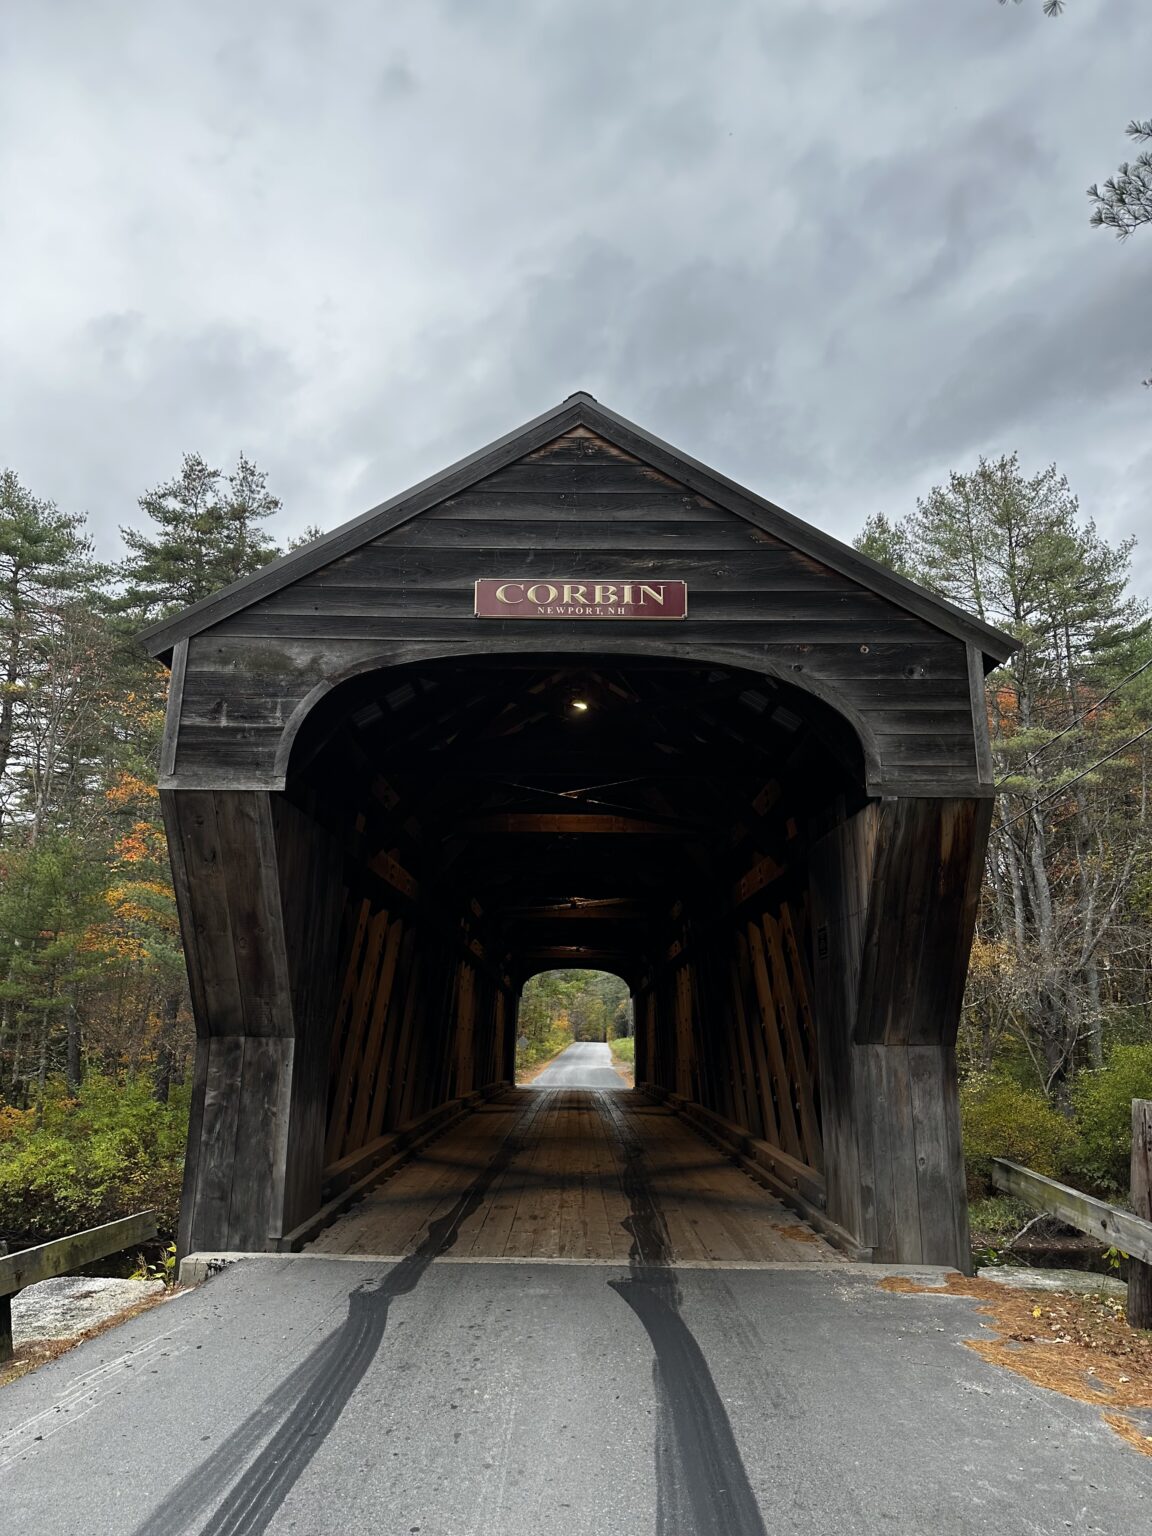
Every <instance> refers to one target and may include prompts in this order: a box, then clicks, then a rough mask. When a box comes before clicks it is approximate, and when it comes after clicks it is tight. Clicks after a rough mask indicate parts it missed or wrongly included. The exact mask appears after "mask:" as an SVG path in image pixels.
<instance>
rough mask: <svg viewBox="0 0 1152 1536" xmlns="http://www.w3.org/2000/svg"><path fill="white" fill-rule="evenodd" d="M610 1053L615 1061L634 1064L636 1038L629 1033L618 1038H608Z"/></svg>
mask: <svg viewBox="0 0 1152 1536" xmlns="http://www.w3.org/2000/svg"><path fill="white" fill-rule="evenodd" d="M608 1044H609V1045H610V1046H611V1047H612V1054H613V1056H615V1058H616V1060H617V1061H626V1062H627V1063H628V1065H629V1066H635V1065H636V1040H635V1038H634V1037H633V1036H631V1035H629V1036H627V1037H626V1038H623V1039H620V1040H609V1042H608Z"/></svg>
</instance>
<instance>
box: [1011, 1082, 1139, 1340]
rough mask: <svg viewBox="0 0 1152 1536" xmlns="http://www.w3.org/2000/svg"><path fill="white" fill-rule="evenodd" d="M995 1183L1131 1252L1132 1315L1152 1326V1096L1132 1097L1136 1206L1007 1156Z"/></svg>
mask: <svg viewBox="0 0 1152 1536" xmlns="http://www.w3.org/2000/svg"><path fill="white" fill-rule="evenodd" d="M992 1183H993V1184H994V1185H995V1186H996V1188H997V1189H998V1190H1000V1191H1001V1193H1002V1194H1005V1195H1014V1196H1015V1198H1016V1199H1017V1200H1023V1201H1024V1203H1025V1204H1026V1205H1031V1206H1033V1207H1034V1208H1035V1209H1036V1210H1038V1211H1047V1212H1048V1214H1049V1215H1052V1216H1058V1217H1059V1218H1060V1220H1061V1221H1063V1222H1066V1223H1067V1224H1068V1226H1070V1227H1075V1228H1076V1230H1077V1231H1078V1232H1086V1233H1088V1234H1089V1235H1090V1236H1092V1237H1097V1238H1099V1239H1100V1240H1101V1242H1104V1243H1107V1244H1108V1246H1109V1247H1111V1248H1119V1249H1120V1251H1121V1252H1122V1253H1126V1254H1127V1255H1128V1258H1129V1261H1130V1263H1129V1269H1128V1321H1129V1322H1130V1323H1131V1324H1132V1326H1133V1327H1134V1328H1152V1099H1134V1100H1133V1101H1132V1206H1133V1209H1132V1210H1131V1211H1126V1210H1123V1209H1122V1208H1121V1207H1120V1206H1118V1205H1109V1204H1108V1202H1107V1201H1106V1200H1097V1199H1095V1197H1094V1196H1092V1195H1086V1194H1084V1193H1083V1192H1082V1191H1081V1190H1079V1189H1072V1188H1071V1187H1070V1186H1069V1185H1067V1184H1060V1183H1058V1182H1057V1181H1056V1180H1055V1179H1049V1178H1045V1176H1044V1175H1043V1174H1042V1173H1033V1171H1032V1170H1031V1168H1021V1166H1020V1164H1019V1163H1010V1162H1008V1161H1007V1159H1006V1158H1001V1157H995V1158H993V1159H992Z"/></svg>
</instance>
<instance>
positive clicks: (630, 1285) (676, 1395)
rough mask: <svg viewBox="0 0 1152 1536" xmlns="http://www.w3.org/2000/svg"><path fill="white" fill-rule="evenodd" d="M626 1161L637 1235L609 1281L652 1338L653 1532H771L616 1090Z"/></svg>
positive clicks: (610, 1119)
mask: <svg viewBox="0 0 1152 1536" xmlns="http://www.w3.org/2000/svg"><path fill="white" fill-rule="evenodd" d="M596 1103H597V1107H598V1108H599V1110H600V1113H601V1115H602V1116H603V1117H604V1120H605V1122H606V1123H607V1125H608V1127H609V1129H610V1131H611V1134H612V1135H613V1137H614V1139H615V1141H616V1145H617V1148H618V1149H619V1152H620V1156H621V1159H622V1162H623V1169H622V1173H621V1184H622V1186H623V1189H624V1193H625V1195H626V1196H627V1199H628V1219H627V1221H626V1222H625V1223H624V1226H625V1228H626V1230H627V1231H628V1233H629V1234H630V1236H631V1238H632V1247H631V1250H630V1252H629V1254H628V1264H629V1269H630V1275H629V1278H628V1279H627V1280H609V1282H608V1284H609V1285H610V1286H611V1287H612V1289H613V1290H614V1291H615V1292H616V1293H617V1295H618V1296H620V1298H621V1299H622V1300H623V1301H625V1302H626V1303H627V1304H628V1306H629V1307H631V1309H632V1311H633V1312H634V1313H635V1314H636V1316H637V1318H639V1320H640V1322H641V1324H642V1325H643V1328H644V1331H645V1332H646V1333H647V1335H648V1337H649V1339H650V1340H651V1343H652V1352H653V1355H654V1357H655V1358H654V1359H653V1362H652V1384H653V1388H654V1390H655V1395H656V1426H655V1432H656V1452H655V1454H656V1536H766V1531H765V1526H764V1520H763V1517H762V1516H761V1514H760V1507H759V1505H758V1504H757V1502H756V1495H755V1494H754V1493H753V1491H752V1485H751V1483H750V1482H749V1480H748V1473H747V1470H746V1469H745V1466H744V1459H743V1457H742V1456H741V1454H740V1447H739V1446H738V1445H737V1444H736V1437H735V1435H734V1434H733V1432H732V1424H731V1421H730V1419H729V1417H728V1411H727V1409H726V1408H725V1407H724V1403H723V1401H722V1399H721V1397H720V1393H719V1392H718V1391H717V1388H716V1383H715V1381H714V1380H713V1378H712V1372H711V1369H710V1368H709V1365H708V1362H707V1360H706V1359H705V1358H704V1352H703V1350H702V1349H701V1348H700V1345H699V1344H698V1343H697V1341H696V1338H695V1335H694V1334H693V1332H692V1330H691V1329H690V1328H689V1326H688V1324H687V1323H686V1322H685V1321H684V1319H683V1317H682V1316H681V1312H680V1307H681V1300H682V1298H681V1292H680V1282H679V1279H678V1278H677V1274H676V1271H675V1270H674V1269H673V1268H672V1267H671V1265H672V1252H673V1250H672V1242H671V1238H670V1236H669V1233H668V1225H667V1222H666V1221H665V1219H664V1215H663V1212H662V1211H661V1210H660V1207H659V1205H658V1204H657V1202H656V1199H655V1197H654V1196H653V1194H652V1190H651V1187H650V1185H649V1182H648V1175H647V1172H646V1170H645V1167H644V1144H643V1142H642V1141H641V1140H640V1138H639V1136H638V1135H637V1134H636V1132H635V1131H634V1129H633V1128H632V1126H631V1125H629V1124H628V1121H627V1117H626V1116H625V1114H624V1112H623V1111H622V1110H621V1109H620V1107H619V1105H618V1104H617V1103H615V1102H614V1101H613V1098H612V1095H611V1094H607V1093H598V1094H597V1095H596Z"/></svg>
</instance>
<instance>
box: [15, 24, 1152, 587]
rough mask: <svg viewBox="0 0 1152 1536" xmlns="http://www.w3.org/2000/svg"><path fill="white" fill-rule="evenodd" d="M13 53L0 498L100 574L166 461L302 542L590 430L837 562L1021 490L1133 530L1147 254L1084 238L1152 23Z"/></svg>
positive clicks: (1094, 234)
mask: <svg viewBox="0 0 1152 1536" xmlns="http://www.w3.org/2000/svg"><path fill="white" fill-rule="evenodd" d="M718 16H719V17H721V19H720V20H718V19H717V17H718ZM10 32H11V35H10V37H9V42H8V47H7V50H6V52H5V54H4V57H3V59H2V60H0V182H2V185H0V194H2V195H0V275H2V278H3V288H2V292H3V295H4V297H3V299H2V300H0V342H2V344H3V347H4V356H5V358H6V367H5V369H4V370H3V373H2V375H0V460H3V461H4V462H8V463H11V464H12V465H13V467H15V468H16V469H17V470H18V471H19V472H20V473H21V474H22V475H23V477H24V478H25V479H26V480H27V481H28V482H29V483H30V484H31V485H33V486H34V487H35V489H36V490H37V491H38V492H39V493H40V494H44V495H51V496H53V497H55V498H56V499H57V500H59V501H60V502H61V503H62V504H63V505H66V506H69V507H82V508H85V509H87V510H88V511H89V513H90V515H91V517H92V520H93V525H94V527H95V529H96V530H97V533H98V535H99V537H100V540H101V544H102V546H103V547H104V548H105V550H106V551H107V552H109V553H111V552H112V551H113V550H114V548H115V542H116V541H115V530H116V527H117V526H118V525H119V524H121V523H123V522H127V521H129V520H131V518H132V516H133V513H134V503H135V498H136V496H137V495H138V494H139V493H140V492H141V491H142V490H143V489H144V488H145V487H147V486H148V485H150V484H152V483H154V482H155V481H157V480H159V479H161V478H163V477H165V476H167V475H168V474H170V473H171V472H172V471H173V470H174V468H175V467H176V465H177V464H178V462H179V456H180V454H181V453H182V452H184V451H185V450H188V449H192V448H195V449H198V450H199V451H201V452H203V453H205V454H206V455H208V456H210V457H212V458H214V459H217V460H219V461H228V460H231V459H234V457H235V455H236V453H237V452H238V451H239V450H240V449H243V450H244V451H245V452H247V453H249V454H251V455H253V456H255V457H256V459H257V461H258V462H259V463H260V464H261V465H262V466H263V467H265V468H266V469H268V470H269V472H270V474H271V477H272V480H273V483H274V485H275V487H276V489H277V491H278V492H279V494H280V495H281V496H282V497H283V498H284V500H285V503H286V511H285V516H284V519H283V526H282V528H281V529H280V530H279V532H280V533H281V535H282V536H285V535H286V534H287V533H289V532H291V531H293V530H295V529H298V528H301V527H303V526H304V525H305V524H306V523H311V522H319V523H320V524H322V525H324V526H333V525H334V524H335V523H336V522H338V521H340V520H342V519H343V518H344V517H347V516H349V515H352V514H353V513H355V512H357V511H359V510H362V508H363V507H364V506H367V505H370V504H372V503H374V502H376V501H378V500H380V499H382V498H383V497H384V496H386V495H389V494H391V493H393V492H394V491H396V490H397V489H400V488H401V487H402V486H403V485H405V484H407V483H409V482H411V481H412V480H414V479H416V478H418V477H419V476H421V475H423V474H426V473H429V472H432V471H433V470H435V469H437V468H438V467H440V466H441V465H442V464H443V463H445V462H447V461H449V460H450V459H452V458H454V457H457V456H459V455H460V454H462V453H465V452H468V451H470V450H471V449H473V448H475V447H476V446H478V445H479V444H480V443H481V442H483V441H484V440H486V439H487V438H488V437H491V436H494V435H496V434H497V433H499V432H502V431H504V430H507V428H508V427H510V426H512V425H514V424H515V423H516V422H517V421H519V420H522V419H525V418H527V417H529V416H531V415H534V414H536V413H537V412H538V411H539V410H541V409H544V408H545V407H547V406H549V405H551V404H553V403H555V401H556V400H558V399H560V398H562V397H563V396H564V395H567V394H569V393H570V392H571V391H572V390H574V389H577V388H586V389H590V390H591V391H592V392H593V393H594V394H596V395H598V396H599V397H600V398H601V399H602V400H604V401H605V403H607V404H609V405H611V406H612V407H614V408H615V409H618V410H620V411H622V412H624V413H625V414H627V415H632V416H634V417H636V419H638V420H639V421H641V422H642V423H643V424H644V425H646V426H648V427H650V428H651V429H652V430H654V431H656V432H658V433H660V434H662V435H663V436H666V437H669V438H672V439H674V440H675V441H677V442H680V443H681V444H682V445H683V446H684V447H685V448H686V449H687V450H688V451H690V452H692V453H695V454H696V455H698V456H699V457H701V458H704V459H705V460H709V461H711V462H713V463H715V464H716V465H717V467H719V468H721V469H723V470H725V471H726V472H728V473H730V474H732V475H735V476H736V477H738V478H742V479H745V480H747V481H748V482H749V483H750V484H752V485H754V486H755V487H756V488H757V489H759V490H761V491H763V492H764V493H765V494H767V495H769V496H772V497H774V498H775V499H776V500H778V501H781V502H782V503H783V504H784V505H786V506H789V507H791V508H792V510H794V511H796V512H797V513H799V514H800V515H801V516H807V517H810V518H812V519H813V520H814V521H817V522H820V523H822V524H823V525H824V526H826V527H829V528H830V529H832V531H834V532H837V533H839V534H840V535H841V536H842V537H850V536H851V535H852V533H853V532H854V531H855V530H856V529H857V528H858V527H859V525H860V523H861V522H862V520H863V518H864V517H865V516H866V515H867V514H868V513H869V512H871V511H873V510H876V509H877V508H881V507H882V508H884V509H885V510H887V511H889V512H893V513H898V512H901V511H903V510H906V509H907V508H908V507H910V506H911V505H912V504H913V502H914V500H915V497H916V495H917V494H918V493H923V492H924V491H926V490H927V488H928V487H929V486H930V485H931V484H932V483H933V482H934V481H936V480H939V479H941V478H943V477H944V476H945V475H946V474H947V472H948V470H949V469H951V468H961V467H965V466H966V465H969V464H971V463H973V462H974V460H975V458H976V457H977V456H978V455H979V454H980V453H999V452H1002V451H1007V450H1010V449H1012V448H1019V449H1020V451H1021V454H1022V456H1023V458H1024V460H1025V462H1026V463H1028V464H1029V465H1036V464H1041V463H1046V462H1048V461H1049V460H1051V459H1055V460H1056V461H1057V462H1058V464H1059V465H1060V467H1061V468H1062V469H1063V470H1065V472H1066V473H1067V474H1068V475H1069V478H1070V479H1071V481H1072V484H1073V486H1074V488H1075V489H1076V490H1077V491H1078V492H1079V494H1080V497H1081V501H1082V504H1083V506H1084V509H1085V511H1086V512H1088V513H1090V514H1091V515H1093V516H1094V517H1096V519H1097V521H1098V523H1099V524H1100V526H1101V528H1102V529H1103V530H1104V531H1105V532H1106V533H1107V534H1108V535H1110V536H1112V537H1121V536H1123V535H1124V534H1127V533H1133V532H1134V533H1137V534H1140V533H1142V531H1143V525H1144V523H1145V522H1146V521H1147V511H1148V500H1149V491H1150V489H1152V433H1150V431H1149V427H1150V424H1152V400H1150V399H1149V395H1148V392H1147V391H1143V390H1141V388H1140V384H1139V380H1140V379H1141V378H1142V377H1143V376H1144V375H1146V374H1147V373H1148V371H1149V370H1150V369H1152V324H1150V323H1149V322H1150V320H1152V306H1150V305H1149V302H1148V298H1149V284H1148V273H1149V267H1150V263H1152V237H1150V238H1147V239H1145V240H1143V241H1141V240H1140V239H1139V238H1137V239H1134V240H1133V241H1131V242H1130V243H1129V244H1127V245H1125V246H1120V245H1118V244H1117V243H1116V242H1114V241H1112V240H1110V239H1109V238H1108V237H1107V236H1106V235H1104V234H1102V233H1101V232H1098V231H1093V230H1091V229H1090V228H1089V227H1088V224H1087V214H1088V203H1087V200H1086V198H1085V197H1084V195H1083V189H1084V187H1085V186H1087V184H1088V183H1089V182H1090V181H1092V180H1095V179H1098V178H1099V177H1101V176H1103V175H1106V174H1107V173H1108V172H1109V171H1110V170H1111V169H1112V168H1113V167H1114V165H1115V164H1116V163H1117V162H1118V160H1119V159H1121V158H1122V157H1123V154H1124V151H1125V144H1126V141H1125V140H1124V139H1123V126H1124V124H1125V122H1127V120H1128V119H1129V118H1130V117H1132V116H1133V115H1136V114H1138V113H1139V114H1146V113H1147V111H1148V110H1149V102H1148V100H1147V87H1146V73H1147V72H1146V69H1145V68H1144V64H1145V61H1146V60H1147V59H1148V58H1149V57H1152V11H1150V10H1149V8H1148V7H1147V5H1146V4H1144V3H1142V0H1114V3H1113V4H1112V5H1110V7H1109V8H1108V11H1107V14H1106V15H1104V14H1103V13H1101V11H1100V10H1099V9H1098V8H1097V7H1095V6H1092V5H1089V4H1085V5H1077V6H1075V7H1072V8H1070V9H1069V11H1068V13H1067V14H1066V15H1065V16H1064V17H1063V18H1062V19H1061V20H1059V21H1048V20H1046V19H1045V18H1044V17H1043V16H1042V15H1041V13H1040V7H1039V3H1038V0H1037V3H1036V4H1033V5H1029V6H1021V7H1009V8H1001V7H1000V6H998V5H996V4H995V3H994V0H967V3H965V4H964V5H950V6H940V5H930V4H925V3H924V0H822V3H814V0H776V3H773V4H772V5H771V6H765V5H763V4H762V3H761V0H731V3H730V4H728V5H727V6H725V7H723V8H722V10H721V11H717V10H716V8H708V7H702V6H699V5H695V4H693V3H691V0H660V3H656V0H634V3H633V4H630V5H629V6H620V5H618V4H615V3H612V0H586V3H585V4H584V5H582V6H581V7H578V8H573V7H571V6H570V5H567V4H561V3H559V0H531V3H529V0H519V3H515V4H513V3H502V4H499V5H495V4H481V3H478V0H469V3H467V4H465V3H463V0H451V3H449V0H440V3H438V4H427V3H418V0H394V3H393V4H391V5H389V6H388V7H380V6H378V5H375V4H372V3H370V0H349V3H347V4H345V5H341V6H340V7H324V6H316V5H307V4H303V3H296V0H287V3H276V4H273V3H272V0H264V3H257V4H253V5H251V6H245V7H235V6H232V5H229V4H225V3H224V0H206V3H204V4H202V5H199V6H195V7H188V6H182V5H179V4H177V3H176V0H167V3H160V4H157V5H155V6H152V7H148V8H146V9H142V8H140V7H138V6H136V5H133V4H129V3H128V0H96V3H88V4H81V3H78V0H56V3H55V4H54V5H52V6H46V7H39V8H32V7H28V8H25V10H24V11H23V13H22V14H21V15H20V16H19V17H18V19H17V22H16V24H15V25H14V26H12V27H11V28H10ZM1139 569H1140V574H1141V581H1142V583H1143V584H1144V585H1145V587H1146V588H1147V589H1148V590H1152V541H1150V548H1149V549H1148V550H1142V551H1141V554H1140V566H1139Z"/></svg>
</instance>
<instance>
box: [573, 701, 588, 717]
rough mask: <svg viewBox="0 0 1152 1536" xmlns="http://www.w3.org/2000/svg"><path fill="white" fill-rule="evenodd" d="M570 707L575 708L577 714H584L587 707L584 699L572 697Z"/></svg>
mask: <svg viewBox="0 0 1152 1536" xmlns="http://www.w3.org/2000/svg"><path fill="white" fill-rule="evenodd" d="M572 708H573V709H574V710H576V711H577V712H578V713H579V714H584V713H585V711H586V710H587V708H588V704H587V701H586V700H585V699H573V700H572Z"/></svg>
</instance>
